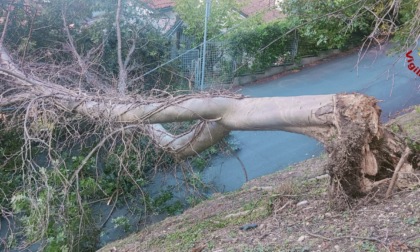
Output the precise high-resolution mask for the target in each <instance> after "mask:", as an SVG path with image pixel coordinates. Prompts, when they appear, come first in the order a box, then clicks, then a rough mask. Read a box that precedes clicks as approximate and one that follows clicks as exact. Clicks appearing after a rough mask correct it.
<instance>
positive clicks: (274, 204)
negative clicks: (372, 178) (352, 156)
mask: <svg viewBox="0 0 420 252" xmlns="http://www.w3.org/2000/svg"><path fill="white" fill-rule="evenodd" d="M409 114H410V115H409V116H408V117H409V118H408V119H407V118H404V120H400V121H398V120H395V121H391V122H390V125H389V127H391V128H396V129H397V128H398V127H397V126H394V125H400V126H401V127H402V128H403V129H404V131H405V132H407V134H408V136H409V137H410V138H413V139H416V137H418V136H420V123H419V122H420V112H416V111H413V112H411V113H409ZM406 117H407V116H406ZM348 135H349V136H351V134H348ZM353 137H363V136H353ZM417 140H419V139H417ZM343 141H344V140H343ZM343 144H344V142H343ZM347 145H348V143H347ZM348 147H351V148H357V147H358V146H348ZM339 152H340V153H341V150H340V151H339ZM341 155H345V153H342V154H341ZM328 159H329V158H328V157H327V155H326V154H323V155H321V156H320V157H317V158H312V159H309V160H306V161H304V162H301V163H298V164H295V165H293V166H290V167H288V168H286V169H284V170H282V171H279V172H277V173H274V174H271V175H268V176H264V177H261V178H258V179H254V180H252V181H249V182H248V183H246V184H245V185H244V186H243V187H242V189H241V190H238V191H235V192H231V193H226V194H216V195H213V197H212V198H211V199H209V200H206V201H203V202H201V203H200V204H199V205H197V206H195V207H193V208H191V209H189V210H187V211H185V212H184V213H183V214H181V215H178V216H174V217H169V218H167V219H165V220H164V221H162V222H160V223H157V224H155V225H153V226H150V227H148V228H146V229H144V230H142V231H141V232H139V233H136V234H133V235H131V236H129V237H127V238H125V239H123V240H120V241H117V242H114V243H111V244H108V245H107V246H106V247H104V248H102V249H101V250H100V251H193V252H210V251H212V252H224V251H238V252H239V251H241V252H242V251H322V252H324V251H326V252H329V251H331V252H332V251H395V252H396V251H404V252H408V251H412V252H415V251H420V172H419V171H418V170H414V173H412V174H411V176H412V178H413V177H414V178H417V180H414V181H413V180H411V183H397V186H396V188H395V190H394V191H393V194H392V197H391V198H389V199H386V198H384V197H381V196H379V195H380V193H375V192H372V193H370V194H368V195H365V196H363V197H359V198H357V199H355V200H353V202H352V204H349V205H347V207H345V208H340V209H339V208H337V207H336V206H335V205H334V204H336V203H335V202H334V201H331V200H330V199H329V197H328V196H329V189H328V188H329V187H330V183H331V182H330V177H329V175H327V174H325V169H326V168H328V167H329V166H328V165H329V164H328ZM354 162H358V160H354ZM401 175H403V174H401ZM401 177H403V176H401Z"/></svg>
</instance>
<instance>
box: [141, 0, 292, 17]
mask: <svg viewBox="0 0 420 252" xmlns="http://www.w3.org/2000/svg"><path fill="white" fill-rule="evenodd" d="M141 1H144V2H145V3H147V4H148V5H149V6H150V7H151V8H152V9H164V8H172V7H174V6H175V0H141ZM237 1H238V2H239V3H243V7H241V8H240V12H241V13H242V14H243V15H244V16H246V17H249V16H253V15H257V14H260V13H261V14H263V15H262V19H263V20H264V21H265V22H270V21H274V20H276V19H281V18H284V14H282V13H281V11H280V10H279V9H278V8H277V5H276V2H280V1H281V0H237Z"/></svg>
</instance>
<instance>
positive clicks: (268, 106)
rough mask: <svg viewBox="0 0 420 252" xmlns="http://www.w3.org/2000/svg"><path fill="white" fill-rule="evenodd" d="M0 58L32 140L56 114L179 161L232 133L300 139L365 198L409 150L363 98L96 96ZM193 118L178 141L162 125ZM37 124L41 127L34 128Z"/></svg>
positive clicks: (6, 91) (10, 98) (6, 85)
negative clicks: (136, 139) (131, 137)
mask: <svg viewBox="0 0 420 252" xmlns="http://www.w3.org/2000/svg"><path fill="white" fill-rule="evenodd" d="M0 53H1V62H0V63H1V66H2V67H1V68H0V73H1V74H2V80H3V88H2V94H1V99H0V107H1V108H3V110H4V109H5V108H17V109H15V110H14V111H15V113H14V119H16V118H20V119H21V121H20V122H21V125H20V126H22V127H23V128H24V129H25V130H24V132H25V138H26V139H32V140H34V139H36V137H35V135H36V132H35V131H34V129H35V128H36V129H42V128H45V126H46V125H51V124H56V125H59V122H58V121H57V119H58V118H53V117H52V116H51V115H53V114H66V116H68V117H77V116H78V117H80V116H82V117H84V118H85V119H86V118H87V120H90V121H91V122H94V123H97V124H101V123H106V124H108V125H109V127H112V128H115V130H116V131H115V132H118V133H119V134H124V133H125V134H127V133H130V132H132V131H133V129H134V128H136V129H138V130H141V132H143V133H144V134H146V135H148V136H149V137H150V138H152V139H153V141H154V142H155V144H156V145H157V146H159V147H160V148H162V149H164V150H166V151H168V152H170V153H172V154H173V155H174V156H176V157H177V158H185V157H188V156H191V155H195V154H197V153H200V152H201V151H203V150H205V149H206V148H208V147H210V146H212V145H214V144H215V143H217V142H218V141H220V140H221V139H222V138H224V137H225V136H226V135H227V134H228V133H229V132H230V131H233V130H282V131H288V132H294V133H300V134H304V135H307V136H310V137H313V138H315V139H317V140H318V141H320V142H322V143H323V144H324V146H325V149H326V151H327V153H328V155H329V157H330V159H331V161H330V165H329V167H328V170H329V173H330V175H331V177H332V181H335V183H333V184H334V185H335V186H338V187H340V188H342V189H343V191H344V192H345V193H346V194H347V195H351V196H357V195H363V194H365V193H367V192H369V191H370V190H371V189H372V187H373V186H374V185H375V183H376V182H377V181H379V180H382V179H385V178H389V177H391V176H392V174H393V171H394V167H396V165H397V163H398V162H399V160H400V157H401V155H402V154H403V152H404V150H405V148H406V147H407V143H406V142H405V139H402V138H400V137H399V136H397V135H396V134H394V133H393V132H392V131H390V130H388V129H386V128H384V127H383V126H382V125H381V123H380V120H379V118H380V112H381V111H380V108H379V107H378V106H377V101H376V100H375V99H374V98H372V97H367V96H365V95H362V94H331V95H317V96H297V97H270V98H251V97H243V96H240V95H235V94H227V93H201V94H190V95H180V96H171V95H169V94H163V95H162V94H161V97H159V96H155V97H143V96H134V97H133V96H123V95H118V94H116V93H108V94H101V95H95V94H90V93H86V92H81V91H80V90H79V91H74V90H71V89H67V88H65V87H63V86H60V85H58V84H54V83H50V82H48V81H45V80H40V79H37V78H36V77H35V76H28V75H24V74H23V73H22V72H20V71H19V69H18V67H16V66H15V65H14V64H13V62H12V61H11V59H10V57H9V56H8V54H7V52H6V50H5V49H4V48H3V47H2V48H1V51H0ZM46 114H48V116H46ZM39 118H48V119H47V121H43V120H39ZM12 120H13V119H12ZM48 120H49V121H48ZM191 120H196V121H197V123H196V124H195V125H194V126H193V127H191V129H190V130H188V131H186V132H184V133H182V134H178V135H173V134H171V133H170V132H168V131H167V130H166V129H165V128H164V127H163V126H162V123H168V122H182V121H191ZM37 123H38V124H42V125H38V126H37V127H34V124H37ZM51 130H52V128H51ZM34 134H35V135H34ZM99 147H100V146H98V148H99ZM98 148H94V150H93V151H92V153H91V155H93V154H94V151H96V150H97V149H98ZM417 159H418V153H417V152H416V151H415V150H413V151H412V152H411V154H410V155H409V156H408V158H407V159H406V160H405V161H404V164H403V166H405V167H406V168H417V167H418V166H419V164H418V163H416V162H418V160H417ZM82 166H83V165H82ZM82 166H81V167H80V169H82V168H83V167H82ZM80 169H78V171H80ZM76 175H77V174H74V175H73V177H72V179H71V180H70V181H69V183H70V184H71V183H73V182H74V179H75V178H76Z"/></svg>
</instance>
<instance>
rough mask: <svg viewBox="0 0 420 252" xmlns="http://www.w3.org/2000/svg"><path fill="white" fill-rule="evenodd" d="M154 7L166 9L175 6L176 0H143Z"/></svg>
mask: <svg viewBox="0 0 420 252" xmlns="http://www.w3.org/2000/svg"><path fill="white" fill-rule="evenodd" d="M142 1H143V2H145V3H146V4H148V5H149V6H150V7H151V8H153V9H164V8H170V7H174V6H175V1H174V0H142Z"/></svg>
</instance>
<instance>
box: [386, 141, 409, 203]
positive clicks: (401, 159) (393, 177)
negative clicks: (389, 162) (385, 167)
mask: <svg viewBox="0 0 420 252" xmlns="http://www.w3.org/2000/svg"><path fill="white" fill-rule="evenodd" d="M410 153H411V150H410V148H408V147H406V148H405V150H404V152H403V154H402V155H401V158H400V161H399V162H398V164H397V166H396V167H395V170H394V174H393V175H392V179H391V182H390V183H389V187H388V190H387V191H386V194H385V198H387V199H388V198H389V197H390V196H391V193H392V189H393V188H394V185H395V181H397V179H398V172H399V171H400V170H401V167H402V166H403V164H404V163H405V161H406V160H407V157H408V155H410Z"/></svg>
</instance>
